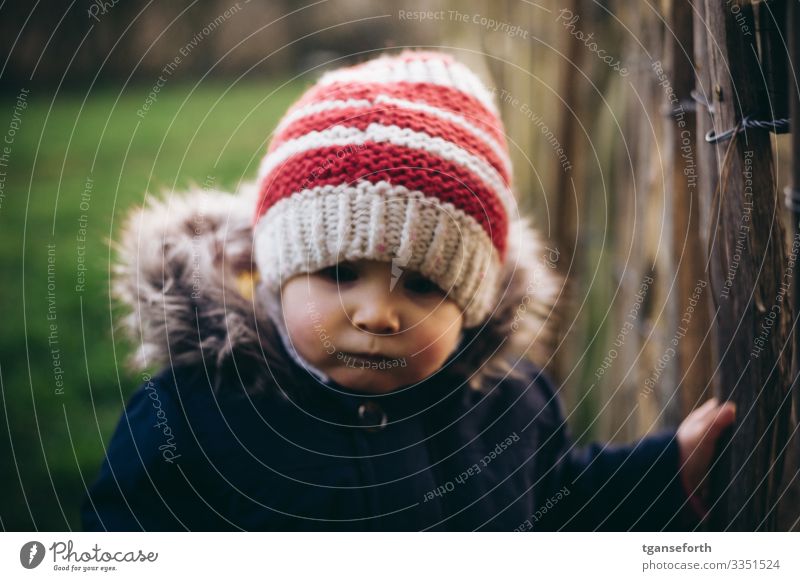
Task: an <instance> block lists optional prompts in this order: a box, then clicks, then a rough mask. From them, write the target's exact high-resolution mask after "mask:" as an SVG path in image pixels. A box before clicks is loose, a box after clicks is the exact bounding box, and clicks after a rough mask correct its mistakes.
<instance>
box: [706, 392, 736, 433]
mask: <svg viewBox="0 0 800 581" xmlns="http://www.w3.org/2000/svg"><path fill="white" fill-rule="evenodd" d="M735 419H736V404H735V403H733V402H730V401H729V402H725V403H724V404H722V405H721V406H719V407H718V408H717V411H716V415H714V417H713V418H711V421H710V423H709V426H708V431H709V433H710V434H713V435H714V437H716V436H718V435H719V434H720V433H721V432H722V431H723V430H724V429H725V428H727V427H728V426H729V425H731V424H732V423H733V422H734V420H735Z"/></svg>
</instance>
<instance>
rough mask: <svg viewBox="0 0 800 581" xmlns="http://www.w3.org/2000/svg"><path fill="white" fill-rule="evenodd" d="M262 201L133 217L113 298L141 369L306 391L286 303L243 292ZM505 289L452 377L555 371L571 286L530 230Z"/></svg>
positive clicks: (517, 238)
mask: <svg viewBox="0 0 800 581" xmlns="http://www.w3.org/2000/svg"><path fill="white" fill-rule="evenodd" d="M256 191H257V190H256V185H255V183H252V182H251V183H247V184H244V185H243V186H242V187H241V188H240V189H239V191H238V193H236V194H230V193H225V192H221V191H212V190H208V189H203V188H199V187H195V188H191V189H189V190H188V191H186V192H184V193H182V194H172V195H166V196H163V197H159V198H154V197H152V196H149V197H146V198H145V204H144V205H143V207H142V208H139V209H137V210H135V211H133V212H131V214H130V215H129V216H128V218H127V220H126V222H125V226H124V228H123V230H122V233H121V235H120V238H119V241H118V242H117V243H116V244H115V246H116V250H117V254H116V262H115V266H114V276H113V281H112V288H113V292H114V295H115V297H116V298H117V300H118V302H120V303H122V305H123V306H124V307H125V310H126V313H125V315H124V316H123V318H122V326H123V328H124V330H125V332H126V333H127V335H128V337H129V338H130V339H131V340H132V342H133V343H134V346H135V351H134V354H133V356H132V358H131V364H132V366H134V367H135V368H148V369H149V368H153V367H163V366H165V365H173V366H184V365H186V366H197V365H202V366H204V367H205V369H206V370H207V372H208V374H209V376H210V377H211V378H212V379H213V381H214V385H215V387H217V388H223V387H224V386H226V385H232V384H233V385H235V384H240V385H242V386H244V387H245V389H246V390H247V391H248V392H258V391H261V390H264V389H273V390H274V389H275V386H276V385H279V384H280V382H281V380H284V381H290V383H292V380H296V379H298V376H297V375H298V366H297V364H296V362H295V361H294V360H292V358H291V357H289V356H288V354H287V353H286V350H285V349H284V348H283V346H282V343H281V340H280V335H279V332H278V330H277V329H276V327H275V325H274V324H273V323H272V320H271V317H270V316H269V313H270V311H271V310H274V308H275V304H274V303H273V302H272V301H274V299H271V298H270V295H269V293H268V292H264V291H262V290H258V289H257V290H256V292H255V293H252V294H251V293H249V292H247V287H246V285H245V286H244V287H243V285H242V284H241V280H242V279H241V274H242V273H247V272H252V271H253V269H254V263H253V258H252V244H253V237H252V227H251V226H252V221H251V220H252V208H253V207H254V205H255V195H256ZM500 280H501V284H500V292H499V296H498V299H497V304H496V308H495V309H494V310H493V312H492V313H491V314H490V316H489V318H488V320H487V321H486V322H485V324H483V325H482V326H479V327H476V328H474V329H469V330H467V331H466V332H465V334H464V337H463V341H462V345H463V346H462V348H461V349H460V350H459V352H458V353H457V355H456V356H455V357H454V358H453V360H452V361H451V362H450V363H449V365H448V366H447V371H446V373H447V374H448V375H450V376H451V377H452V378H460V379H461V382H465V383H467V384H468V385H469V386H470V387H472V388H474V389H483V388H485V387H486V386H487V385H489V384H491V382H492V381H493V380H497V379H498V378H501V377H503V376H505V375H506V374H509V373H510V374H511V375H514V373H515V372H514V369H515V367H516V366H517V363H518V362H520V361H521V360H530V361H533V362H534V363H536V364H537V365H538V366H539V367H544V366H545V364H546V362H547V360H548V359H549V355H550V352H551V347H552V340H553V329H554V322H555V311H554V306H555V302H556V299H557V298H558V296H559V295H560V293H561V290H562V282H563V280H562V278H561V277H560V276H559V275H558V274H557V273H556V270H555V268H554V265H553V264H551V263H550V262H549V256H548V250H547V249H546V247H545V245H544V244H543V242H542V240H541V238H540V237H539V235H538V233H537V232H536V231H535V230H534V229H533V227H532V226H531V225H530V223H529V221H528V219H526V218H522V217H517V218H515V219H513V220H512V221H511V224H510V231H509V252H508V259H507V261H506V263H505V265H504V267H503V271H502V272H501V276H500ZM253 297H256V300H254V298H253ZM301 372H302V371H301ZM434 377H435V376H434ZM308 381H309V376H308V373H307V372H305V380H304V381H303V383H308ZM311 381H312V382H313V379H312V380H311ZM389 399H391V398H389ZM402 399H403V397H402V396H398V397H397V400H398V401H400V400H402ZM387 401H388V399H387Z"/></svg>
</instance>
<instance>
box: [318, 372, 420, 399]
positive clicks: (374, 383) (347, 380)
mask: <svg viewBox="0 0 800 581" xmlns="http://www.w3.org/2000/svg"><path fill="white" fill-rule="evenodd" d="M331 378H332V379H333V380H334V381H335V382H336V383H338V384H339V385H342V386H344V387H346V388H348V389H352V390H354V391H363V392H365V393H389V392H390V391H394V390H396V389H398V388H400V387H402V386H404V385H408V383H407V382H402V381H400V379H399V378H398V377H397V372H395V373H394V377H392V376H391V375H390V372H387V371H381V370H376V369H344V370H342V371H340V372H339V373H334V374H331Z"/></svg>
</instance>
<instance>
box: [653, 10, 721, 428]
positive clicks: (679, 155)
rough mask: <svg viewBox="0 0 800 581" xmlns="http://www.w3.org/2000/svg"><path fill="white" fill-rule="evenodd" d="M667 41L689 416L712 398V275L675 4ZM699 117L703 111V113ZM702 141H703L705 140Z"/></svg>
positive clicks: (685, 27)
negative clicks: (708, 268) (705, 248)
mask: <svg viewBox="0 0 800 581" xmlns="http://www.w3.org/2000/svg"><path fill="white" fill-rule="evenodd" d="M666 16H667V24H668V28H667V30H666V32H665V37H664V44H665V47H664V68H665V72H666V73H667V76H668V79H669V82H670V85H669V86H670V87H671V89H672V91H668V92H667V93H666V95H665V96H666V99H665V107H664V109H665V113H666V114H667V123H666V127H665V131H664V135H665V143H666V146H665V148H664V150H665V157H666V165H667V168H668V171H667V192H666V197H667V200H668V203H671V205H672V208H673V220H674V221H673V255H674V257H675V267H676V269H677V273H676V274H677V281H676V282H677V284H675V286H674V287H673V288H674V289H675V290H674V292H675V295H676V296H675V297H674V300H675V303H676V306H677V312H678V313H679V314H678V317H679V320H678V325H677V326H678V335H677V336H678V337H680V340H679V342H678V346H677V347H676V350H677V352H678V370H677V378H676V379H677V386H676V387H677V388H679V389H680V397H681V414H682V416H685V415H686V414H688V413H689V412H690V411H692V410H693V409H694V408H695V407H696V406H698V405H699V404H700V403H702V402H703V400H705V399H707V398H708V397H709V396H710V395H711V388H710V383H711V378H712V376H713V373H714V372H713V370H714V367H715V365H714V360H713V352H712V350H711V340H710V338H708V337H707V332H708V330H709V327H710V324H711V317H710V308H709V305H710V298H709V289H708V273H707V272H706V260H705V258H704V254H705V253H703V252H697V249H698V248H702V247H703V246H702V236H701V224H702V222H701V212H700V207H699V200H700V197H701V193H702V191H703V190H702V189H700V188H699V187H698V186H699V176H698V174H699V170H698V167H699V160H698V155H697V153H698V152H697V139H696V138H697V131H696V126H695V125H696V124H695V118H696V114H695V110H696V108H697V107H698V106H699V105H698V104H697V103H695V101H694V100H693V98H692V94H691V92H692V90H693V89H694V86H695V67H694V54H693V48H694V38H693V22H692V6H691V5H690V4H688V3H686V2H685V1H684V0H671V1H670V2H669V4H668V7H667V15H666ZM700 113H701V115H702V114H703V111H701V112H700ZM701 139H702V136H701Z"/></svg>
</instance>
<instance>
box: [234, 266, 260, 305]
mask: <svg viewBox="0 0 800 581" xmlns="http://www.w3.org/2000/svg"><path fill="white" fill-rule="evenodd" d="M256 284H258V272H255V271H251V270H243V271H242V272H240V273H239V274H237V275H236V289H237V290H238V291H239V294H240V295H242V296H243V297H244V298H246V299H247V300H252V298H253V294H254V293H255V287H256Z"/></svg>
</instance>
